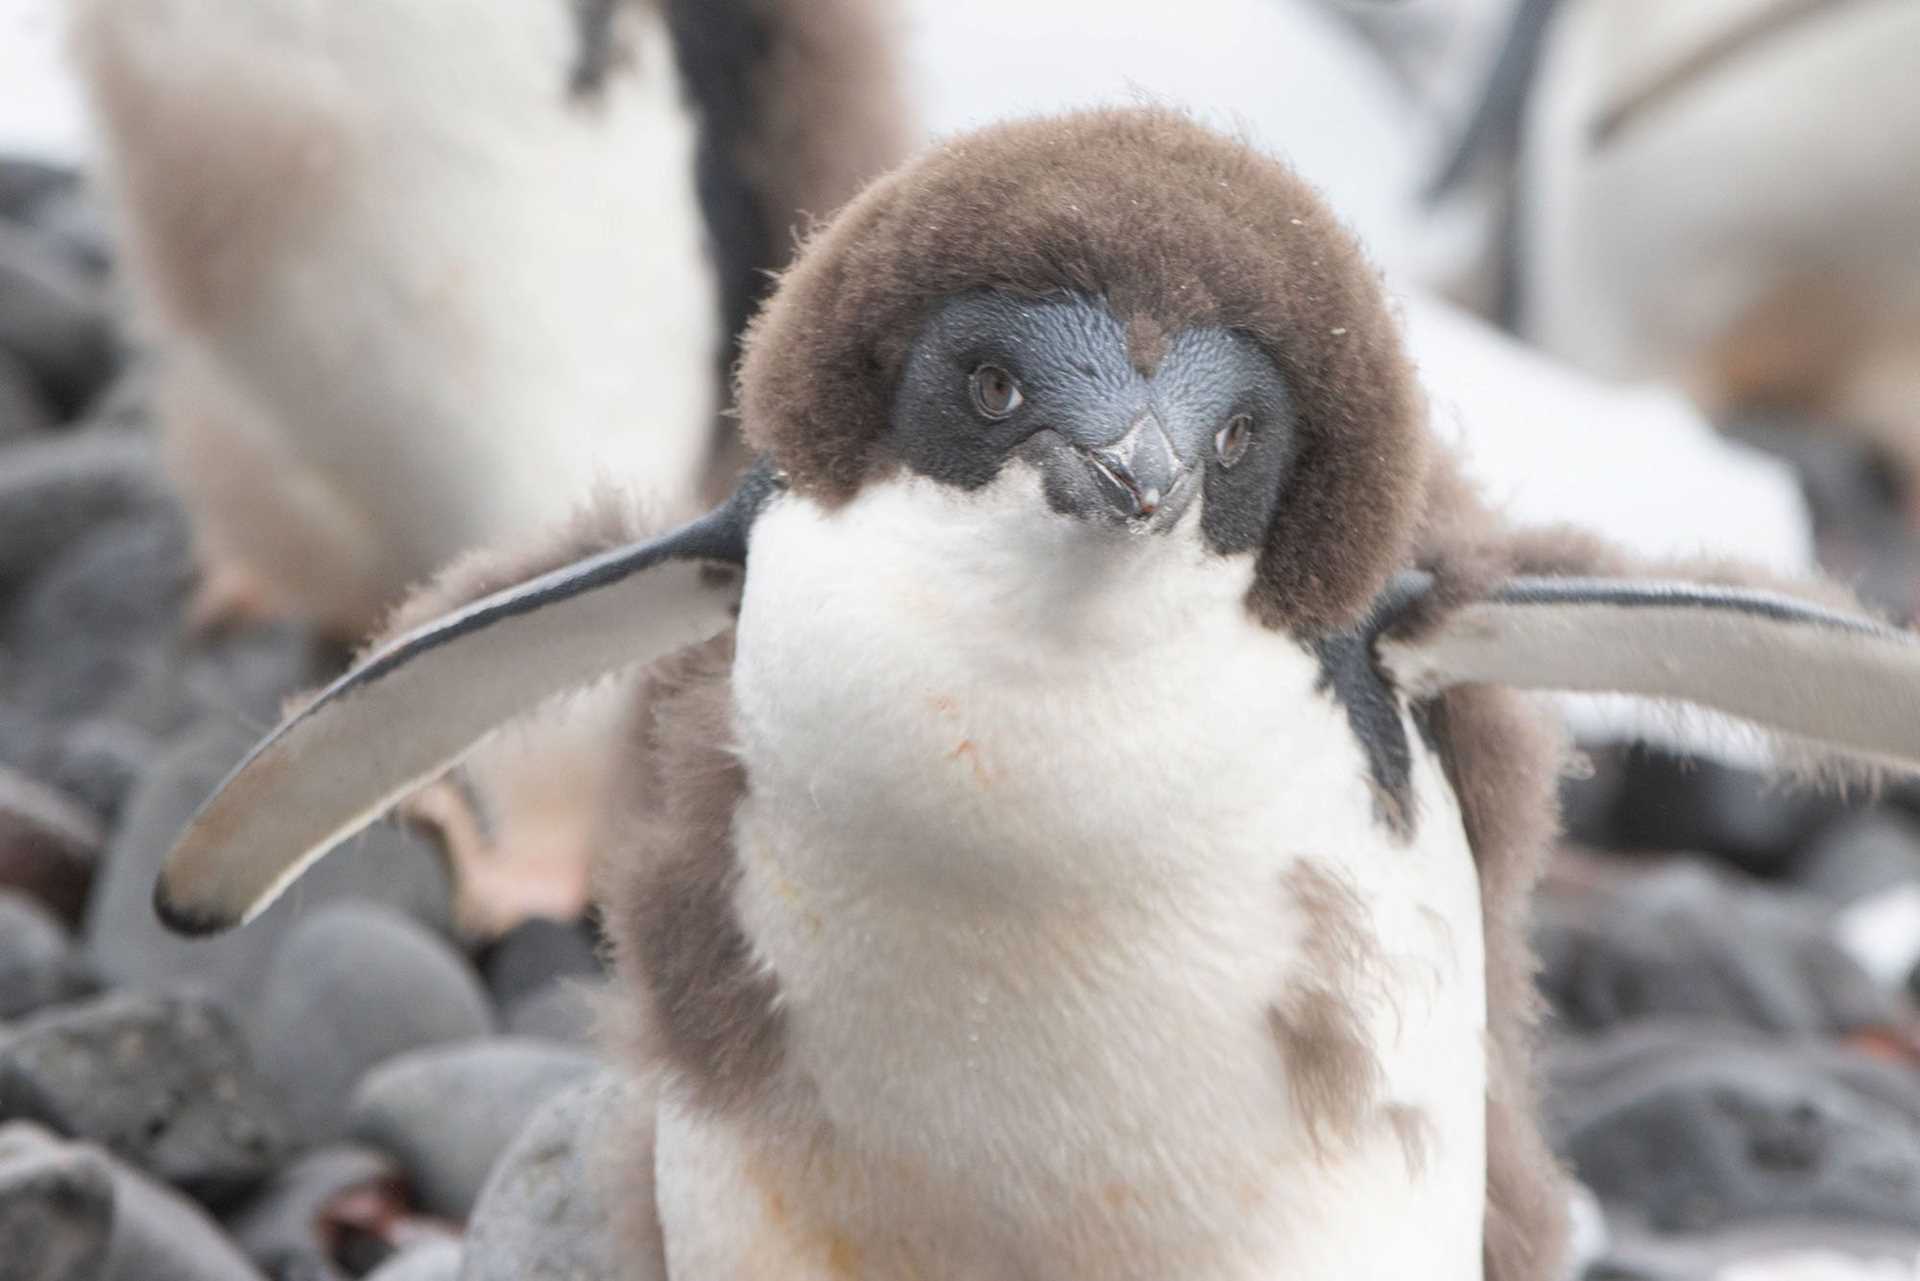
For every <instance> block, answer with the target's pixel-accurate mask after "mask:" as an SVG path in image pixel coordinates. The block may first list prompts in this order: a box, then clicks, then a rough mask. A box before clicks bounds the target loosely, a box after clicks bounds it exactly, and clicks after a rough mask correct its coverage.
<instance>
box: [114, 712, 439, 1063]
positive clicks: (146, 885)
mask: <svg viewBox="0 0 1920 1281" xmlns="http://www.w3.org/2000/svg"><path fill="white" fill-rule="evenodd" d="M254 737H255V736H254V733H253V731H252V730H249V729H245V728H242V727H240V726H238V725H232V724H210V725H206V726H203V727H201V728H199V729H197V730H195V731H194V732H192V733H190V734H188V735H186V736H184V737H183V738H181V739H180V740H178V741H177V742H176V743H175V744H174V745H173V746H171V747H170V748H169V749H168V750H167V752H166V754H165V755H164V756H163V757H161V759H160V760H158V761H157V762H155V763H154V764H153V766H152V767H151V768H150V769H148V770H147V772H146V773H145V774H144V775H143V776H142V777H141V779H140V782H139V785H138V786H137V787H136V788H135V790H134V794H133V796H132V798H131V799H130V800H129V802H128V803H127V808H126V813H125V817H124V821H123V822H122V824H121V827H120V831H119V833H118V834H117V835H116V837H115V839H114V842H113V849H112V852H111V855H110V856H109V858H108V860H107V864H106V867H105V870H104V873H103V875H102V876H101V878H100V884H99V885H98V886H96V887H95V890H94V894H93V898H92V901H91V902H90V904H89V905H88V912H87V922H86V927H85V929H84V931H83V934H82V937H83V940H84V944H85V947H86V949H87V953H88V955H89V957H90V959H91V960H92V962H93V964H94V966H95V968H96V969H97V970H98V971H99V972H100V974H101V975H102V977H103V978H105V979H107V980H108V981H110V982H112V983H114V984H116V985H119V986H124V987H131V988H135V989H138V990H142V991H156V990H164V989H167V988H171V987H175V986H179V985H181V984H190V985H192V986H194V987H197V988H199V989H201V990H203V991H206V992H208V993H209V994H211V995H213V996H214V997H216V998H217V999H219V1000H220V1001H222V1002H223V1003H224V1004H226V1006H227V1007H228V1008H229V1009H230V1010H231V1011H233V1012H234V1013H235V1014H236V1015H237V1016H240V1017H243V1018H246V1019H249V1020H250V1019H251V1017H252V1015H253V1013H254V1007H255V1005H256V1003H257V1002H258V1000H259V998H260V993H261V989H262V988H263V986H264V985H265V983H266V979H267V974H268V970H269V967H270V964H271V962H272V959H273V955H274V953H275V951H276V950H277V949H278V948H279V947H280V944H281V942H282V940H283V939H285V938H286V937H287V935H288V933H289V932H290V931H291V930H293V929H294V928H295V926H296V925H298V924H299V923H301V922H303V921H304V920H306V919H307V918H309V917H311V916H312V915H313V914H314V913H315V911H316V909H318V908H319V907H321V906H323V905H325V904H328V903H333V902H339V901H343V900H349V899H366V900H374V901H381V902H387V903H391V904H394V905H396V906H398V907H400V908H401V909H402V910H404V911H406V912H408V913H410V914H412V915H414V916H416V917H418V918H420V919H422V920H425V921H427V922H429V923H432V924H439V923H442V922H445V921H446V920H447V917H448V912H449V906H448V904H449V901H450V890H449V888H448V883H447V872H446V866H445V863H444V861H443V860H442V859H441V857H440V856H439V854H438V853H437V852H436V851H435V850H434V849H433V848H432V847H431V846H430V845H428V844H427V843H426V842H425V841H424V840H422V839H421V838H419V837H416V836H414V835H412V834H411V833H409V832H406V831H404V830H402V829H400V828H398V827H395V826H391V825H386V824H382V825H378V826H375V827H373V828H371V829H369V830H368V831H367V832H365V833H363V834H362V835H360V836H357V837H355V838H354V839H353V840H352V841H350V842H348V843H347V844H346V845H345V846H344V847H343V848H341V849H340V850H339V851H338V852H336V853H334V854H333V855H331V856H330V857H328V858H327V859H325V860H323V861H322V862H321V863H320V864H319V865H318V866H316V867H315V868H314V869H313V870H312V871H310V872H309V873H308V874H307V875H306V876H304V877H302V878H301V880H300V882H299V883H298V884H297V885H295V886H294V887H293V888H292V889H291V890H290V891H288V893H287V895H286V896H285V897H284V898H282V899H281V900H280V901H279V902H278V903H275V904H274V905H273V907H271V908H269V909H268V910H267V911H266V912H265V913H264V914H262V916H261V917H260V919H259V920H258V921H256V922H255V923H254V924H252V925H251V926H249V927H248V928H246V929H244V930H235V931H233V932H231V933H228V934H223V935H220V936H219V937H217V938H211V939H183V938H180V937H178V936H177V935H174V934H172V933H170V932H168V931H167V929H166V928H165V927H164V926H163V925H161V923H160V921H159V919H158V918H157V917H155V916H154V913H153V883H154V878H155V877H156V876H157V875H158V874H159V871H160V865H161V863H162V862H163V861H164V860H165V858H166V855H167V851H168V849H169V848H171V846H172V844H173V841H174V838H175V837H176V836H178V835H179V833H180V830H181V829H182V828H183V827H184V826H185V825H186V822H187V820H188V818H190V817H191V816H192V814H193V812H194V810H195V809H197V808H198V807H199V805H200V802H201V801H202V800H204V799H205V798H206V797H207V795H208V794H210V793H211V792H212V791H213V789H214V788H215V787H216V786H217V785H218V784H219V782H220V780H221V779H222V778H224V777H225V776H226V773H227V771H228V770H229V769H230V768H231V767H232V766H233V765H234V764H235V763H237V762H238V761H239V759H240V758H241V756H242V755H244V754H245V753H246V751H247V749H248V748H249V747H250V746H252V744H253V740H254ZM346 963H347V958H341V959H338V960H336V961H334V962H333V965H332V967H330V968H333V969H337V968H339V967H340V966H342V965H344V964H346ZM367 981H368V982H373V981H375V980H374V979H373V978H371V977H370V978H369V979H368V980H367ZM250 1030H251V1029H250ZM321 1035H324V1033H322V1032H320V1031H318V1030H314V1029H309V1030H308V1036H309V1037H317V1036H321ZM363 1066H364V1065H363ZM351 1084H352V1083H351V1082H350V1081H349V1082H347V1083H346V1086H342V1087H341V1091H342V1096H343V1097H344V1092H345V1089H346V1087H347V1086H350V1085H351Z"/></svg>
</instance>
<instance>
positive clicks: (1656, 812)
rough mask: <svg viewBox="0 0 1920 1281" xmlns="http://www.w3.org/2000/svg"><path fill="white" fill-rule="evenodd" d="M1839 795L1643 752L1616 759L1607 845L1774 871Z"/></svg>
mask: <svg viewBox="0 0 1920 1281" xmlns="http://www.w3.org/2000/svg"><path fill="white" fill-rule="evenodd" d="M1842 812H1843V808H1842V805H1841V803H1840V801H1839V800H1837V799H1836V798H1834V797H1832V796H1827V795H1821V794H1819V793H1816V792H1813V791H1811V790H1810V789H1796V788H1792V787H1788V786H1785V785H1783V784H1782V783H1781V782H1780V781H1779V780H1777V779H1775V778H1772V777H1770V776H1768V775H1764V774H1760V773H1757V772H1755V771H1752V770H1746V769H1741V768H1738V767H1736V766H1732V765H1724V764H1721V763H1719V762H1716V761H1708V760H1693V759H1691V758H1682V757H1677V756H1673V755H1669V754H1667V753H1665V752H1660V751H1654V750H1651V749H1645V748H1642V749H1636V750H1634V751H1631V752H1628V753H1626V755H1625V758H1624V777H1623V779H1622V782H1621V790H1620V802H1619V804H1617V805H1616V806H1615V807H1614V811H1613V816H1612V823H1611V826H1612V832H1611V836H1612V839H1611V841H1609V842H1607V843H1606V844H1607V845H1608V847H1610V848H1619V849H1630V850H1680V851H1698V852H1701V853H1707V854H1713V855H1716V856H1717V857H1719V858H1722V859H1724V860H1726V861H1727V862H1730V863H1732V864H1734V865H1735V866H1736V867H1739V868H1741V869H1743V870H1745V871H1747V872H1750V873H1752V874H1754V875H1756V876H1776V875H1780V874H1782V873H1784V872H1786V871H1787V870H1788V869H1790V868H1791V866H1792V864H1793V859H1794V855H1795V854H1796V852H1797V851H1798V850H1799V849H1800V848H1801V847H1802V846H1803V845H1805V844H1806V842H1807V840H1808V839H1809V838H1810V837H1811V836H1812V835H1813V833H1814V832H1816V831H1818V830H1819V829H1820V828H1821V827H1822V826H1824V825H1825V824H1826V823H1827V822H1829V821H1831V820H1832V819H1833V818H1835V817H1836V816H1838V815H1839V814H1840V813H1842Z"/></svg>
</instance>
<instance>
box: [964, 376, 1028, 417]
mask: <svg viewBox="0 0 1920 1281" xmlns="http://www.w3.org/2000/svg"><path fill="white" fill-rule="evenodd" d="M967 389H968V390H969V391H970V392H971V393H972V394H973V407H974V408H975V409H977V410H979V411H980V414H981V416H982V417H985V418H1005V417H1006V416H1007V415H1008V414H1010V413H1012V412H1013V411H1014V410H1016V409H1018V408H1020V403H1021V402H1022V401H1024V400H1025V399H1026V397H1025V396H1022V395H1021V394H1020V384H1019V383H1017V382H1015V381H1014V380H1013V375H1012V374H1010V373H1008V372H1007V371H1006V370H1004V369H1002V368H1000V366H998V365H981V366H980V367H979V368H978V369H975V370H974V371H973V377H971V378H969V379H968V380H967Z"/></svg>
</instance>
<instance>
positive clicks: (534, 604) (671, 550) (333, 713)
mask: <svg viewBox="0 0 1920 1281" xmlns="http://www.w3.org/2000/svg"><path fill="white" fill-rule="evenodd" d="M772 485H773V482H772V481H771V480H770V479H769V478H768V476H767V475H766V473H764V472H759V471H756V472H754V473H750V474H749V476H748V477H747V478H746V479H745V480H744V481H743V482H742V483H741V485H740V488H739V489H738V490H736V491H735V493H734V496H733V497H732V498H731V499H730V500H728V501H727V502H726V503H725V504H723V505H722V506H720V507H718V508H716V509H715V510H714V511H712V512H710V513H708V514H707V515H705V516H702V517H701V518H699V519H698V520H695V521H693V522H691V523H689V524H687V525H683V526H681V527H680V528H679V529H676V530H674V531H672V532H670V533H667V534H664V535H662V536H660V537H658V538H654V539H650V540H647V541H644V542H640V543H635V544H633V545H631V546H628V547H622V548H617V549H615V550H613V551H609V552H605V553H602V554H600V555H597V556H592V557H589V558H588V559H586V560H582V561H579V562H577V563H575V564H572V565H568V566H566V567H565V568H562V569H559V570H555V571H554V572H552V573H548V574H543V575H541V576H539V577H537V578H534V579H532V580H531V581H528V582H525V583H522V584H520V585H519V586H517V587H512V588H508V589H507V590H505V591H501V592H497V593H495V594H493V595H491V596H488V597H486V598H484V599H482V600H479V601H476V602H474V603H473V604H471V605H469V606H467V607H466V608H464V609H460V610H456V611H455V612H453V613H451V614H449V615H447V616H446V617H444V618H442V619H440V620H438V621H436V622H433V623H431V624H428V625H426V626H423V627H419V628H416V629H415V630H413V631H410V632H407V633H405V634H403V635H401V636H399V637H398V638H396V639H394V640H392V641H391V642H389V643H387V644H386V645H383V646H381V647H380V648H379V649H377V650H375V651H374V652H373V653H372V654H370V655H369V656H368V657H367V658H366V659H365V661H363V662H361V663H360V664H359V665H357V666H356V667H355V668H354V669H353V670H352V671H350V672H348V673H347V674H346V675H345V676H342V677H341V678H340V679H339V680H337V681H335V682H334V683H333V684H332V685H330V686H328V687H327V688H326V689H325V690H323V691H322V692H321V693H320V694H319V695H318V697H316V698H315V699H314V700H313V701H312V702H311V703H310V704H308V705H307V706H306V707H305V708H304V709H303V710H301V711H300V712H298V713H297V714H295V715H293V716H291V717H290V718H289V719H287V720H286V721H284V722H283V723H282V724H281V725H280V727H279V728H278V729H276V730H275V731H274V732H273V733H272V734H271V735H270V736H269V737H267V738H266V739H265V740H264V741H263V742H261V743H260V744H259V745H258V746H257V747H255V748H254V750H253V751H252V752H251V753H250V754H249V755H248V756H247V758H246V759H245V760H244V761H242V762H241V763H240V764H239V765H238V766H237V767H235V769H234V770H233V772H232V773H231V774H229V775H228V776H227V778H226V779H225V780H224V781H223V782H222V783H221V785H220V787H219V789H218V790H217V791H215V792H214V794H213V795H212V796H211V797H209V798H208V800H207V801H206V802H205V804H203V805H202V806H201V807H200V809H199V811H198V812H197V813H195V815H194V816H193V818H192V820H191V821H190V822H189V823H188V825H187V828H186V831H185V832H183V833H182V834H181V836H180V838H179V840H178V841H177V842H176V843H175V845H174V847H173V850H172V851H171V852H170V853H169V854H168V856H167V861H166V864H165V866H164V867H163V868H162V869H161V872H160V879H159V881H158V883H157V884H156V885H155V886H154V894H153V902H154V909H155V911H156V912H158V913H159V915H160V918H161V919H162V920H163V921H165V922H166V923H167V925H168V926H169V927H171V928H172V929H174V930H177V931H179V932H181V933H187V934H211V933H217V932H219V931H221V930H226V929H231V928H233V927H234V926H237V925H241V924H244V923H245V922H247V921H249V920H251V919H252V918H253V917H255V916H257V915H258V914H259V913H260V912H262V911H264V910H265V909H266V908H267V906H268V905H269V904H271V903H272V902H273V901H274V899H276V898H278V897H279V895H280V894H281V892H282V891H283V890H285V889H286V888H287V886H289V885H290V884H292V883H293V882H294V881H295V880H296V879H298V878H299V876H300V874H301V873H302V872H304V871H305V870H306V869H307V868H308V867H310V866H312V865H313V864H314V863H315V862H316V861H318V860H319V859H320V858H321V857H322V856H323V855H325V854H326V853H327V851H329V850H330V849H332V848H333V847H335V846H336V845H338V844H339V843H340V842H342V841H344V840H345V839H346V838H347V837H349V836H352V835H353V834H354V833H355V832H357V831H359V830H360V829H361V828H363V827H366V826H367V825H368V824H370V823H372V822H374V821H375V820H376V819H378V818H379V817H380V816H381V815H382V814H383V813H385V812H386V811H387V810H388V809H390V808H391V807H392V806H393V805H394V804H395V803H397V802H398V801H399V800H401V799H402V798H403V797H405V796H406V795H408V794H409V793H411V792H413V791H414V790H415V789H417V788H419V787H420V786H421V785H422V784H424V783H426V782H428V781H429V780H431V779H433V778H434V777H436V776H438V775H439V774H440V773H441V772H443V771H444V770H446V769H447V768H448V767H449V766H451V765H453V764H454V763H455V762H457V761H459V760H460V759H461V757H463V756H465V755H466V754H467V753H468V752H469V751H470V750H471V749H472V748H473V746H474V745H475V744H476V743H478V742H480V741H481V740H482V739H484V738H485V737H486V736H487V735H488V734H489V733H491V732H492V731H493V730H495V729H497V728H498V727H500V726H502V725H504V724H506V723H508V722H510V721H512V720H514V719H515V718H516V717H519V716H522V715H524V714H525V713H527V712H530V711H532V710H534V709H535V708H537V707H539V706H540V705H541V704H543V703H544V702H546V701H547V700H548V699H549V698H552V697H554V696H556V695H559V694H564V693H567V692H569V691H571V690H576V689H579V688H581V687H583V686H586V685H590V684H592V683H593V682H595V681H596V680H598V679H600V678H601V677H604V676H606V675H609V674H611V673H615V672H619V671H624V670H630V669H633V668H636V667H641V666H645V665H647V664H649V663H653V662H655V661H658V660H659V659H661V658H664V657H665V656H667V655H669V654H672V653H674V652H676V651H678V650H681V649H684V648H686V647H688V646H690V645H695V644H698V643H700V642H701V641H704V640H707V639H709V638H710V637H712V636H715V635H717V634H719V633H720V632H722V631H724V630H725V629H726V628H727V627H728V626H730V625H731V624H732V622H733V619H734V615H735V613H736V611H737V609H738V607H739V602H740V592H741V584H742V582H743V579H744V573H743V571H744V568H745V564H746V545H747V534H748V530H749V528H750V526H751V525H752V522H753V518H754V516H755V515H756V514H757V512H758V510H759V508H760V505H761V503H762V502H763V501H764V500H765V498H766V496H767V494H768V493H769V492H771V489H772ZM429 660H430V661H429Z"/></svg>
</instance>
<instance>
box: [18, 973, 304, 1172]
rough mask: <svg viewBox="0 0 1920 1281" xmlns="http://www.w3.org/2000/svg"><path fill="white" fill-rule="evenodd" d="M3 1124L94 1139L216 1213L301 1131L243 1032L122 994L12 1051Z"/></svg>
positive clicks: (52, 1023) (38, 1026)
mask: <svg viewBox="0 0 1920 1281" xmlns="http://www.w3.org/2000/svg"><path fill="white" fill-rule="evenodd" d="M0 1118H5V1119H15V1118H22V1119H26V1120H32V1121H37V1122H39V1123H41V1124H43V1125H46V1126H48V1127H50V1128H51V1129H53V1130H56V1131H58V1132H59V1133H61V1134H64V1135H68V1136H71V1137H75V1138H81V1139H86V1140H90V1141H92V1142H95V1143H98V1144H100V1145H101V1146H102V1147H104V1148H106V1149H108V1150H109V1151H111V1152H113V1153H115V1154H116V1155H118V1156H120V1157H122V1158H124V1159H125V1160H127V1161H128V1162H130V1163H131V1164H133V1165H135V1166H138V1167H139V1168H140V1169H142V1170H144V1171H146V1172H148V1173H149V1174H151V1175H153V1176H154V1177H155V1178H158V1179H161V1180H164V1181H165V1182H167V1183H170V1184H173V1185H174V1186H176V1187H179V1188H181V1189H183V1190H185V1191H186V1192H188V1193H190V1194H191V1195H193V1196H194V1197H196V1198H198V1199H199V1200H201V1201H204V1202H207V1203H208V1204H215V1205H217V1204H221V1203H224V1202H228V1201H231V1200H232V1199H233V1198H235V1197H237V1196H239V1195H241V1194H243V1193H245V1192H247V1191H249V1190H250V1189H252V1188H254V1187H255V1186H257V1185H258V1184H259V1183H260V1182H261V1181H262V1180H264V1179H265V1178H266V1177H267V1176H268V1175H270V1174H271V1173H273V1171H274V1170H276V1169H277V1168H279V1166H280V1165H281V1163H282V1162H283V1161H284V1160H285V1159H286V1157H287V1156H288V1154H289V1152H290V1150H291V1146H292V1142H291V1129H292V1127H291V1124H290V1122H289V1121H288V1119H287V1116H286V1113H285V1109H284V1107H283V1106H282V1105H281V1103H280V1101H279V1099H278V1098H277V1097H275V1096H274V1094H273V1092H272V1090H271V1088H270V1087H269V1086H268V1085H267V1084H266V1082H265V1081H263V1080H262V1079H261V1077H260V1076H259V1074H258V1073H257V1072H256V1071H255V1070H254V1069H253V1065H252V1064H251V1062H250V1061H249V1060H248V1057H247V1051H246V1046H245V1044H244V1043H243V1042H242V1040H241V1037H240V1035H239V1033H238V1031H237V1030H236V1029H235V1028H234V1027H233V1026H232V1024H231V1023H230V1022H229V1021H228V1020H227V1019H226V1017H225V1016H224V1015H222V1014H221V1012H220V1011H219V1009H218V1008H217V1007H215V1006H213V1005H210V1004H208V1003H206V1002H204V1001H201V1000H199V999H197V998H189V997H147V996H135V995H128V994H117V995H112V996H106V997H101V998H99V999H97V1000H94V1001H89V1002H85V1003H82V1004H79V1005H70V1006H66V1007H64V1008H61V1009H57V1010H53V1011H50V1012H47V1013H44V1014H40V1015H37V1016H35V1017H34V1018H32V1019H29V1020H27V1021H26V1022H25V1023H22V1024H20V1025H19V1026H18V1027H17V1028H16V1029H15V1030H14V1032H13V1034H12V1035H11V1036H10V1037H9V1038H8V1039H7V1040H6V1041H5V1042H4V1043H0Z"/></svg>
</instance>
